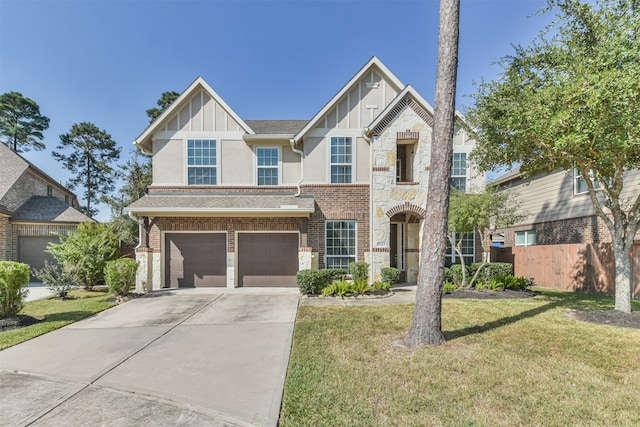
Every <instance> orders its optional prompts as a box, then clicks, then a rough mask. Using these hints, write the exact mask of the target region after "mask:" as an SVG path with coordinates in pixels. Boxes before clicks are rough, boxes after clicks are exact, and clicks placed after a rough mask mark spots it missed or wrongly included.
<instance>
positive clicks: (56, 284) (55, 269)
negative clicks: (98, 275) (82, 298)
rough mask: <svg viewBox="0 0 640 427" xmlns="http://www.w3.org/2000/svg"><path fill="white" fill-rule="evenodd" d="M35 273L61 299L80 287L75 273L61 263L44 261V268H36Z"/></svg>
mask: <svg viewBox="0 0 640 427" xmlns="http://www.w3.org/2000/svg"><path fill="white" fill-rule="evenodd" d="M34 275H35V276H36V277H37V278H38V279H40V280H42V283H44V284H45V286H46V287H47V289H49V290H50V291H51V292H53V294H54V295H55V296H57V297H58V298H60V299H65V298H66V297H67V294H68V293H69V291H71V290H73V289H76V288H77V287H78V281H77V280H76V276H75V274H73V273H72V272H71V271H69V270H68V269H65V268H64V267H61V266H59V265H56V264H49V263H48V262H47V261H45V262H44V268H42V269H40V270H36V271H35V272H34Z"/></svg>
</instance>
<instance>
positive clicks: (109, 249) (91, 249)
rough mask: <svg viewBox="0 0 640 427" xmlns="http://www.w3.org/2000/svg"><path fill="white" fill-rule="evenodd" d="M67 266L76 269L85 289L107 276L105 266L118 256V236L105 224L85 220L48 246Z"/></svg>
mask: <svg viewBox="0 0 640 427" xmlns="http://www.w3.org/2000/svg"><path fill="white" fill-rule="evenodd" d="M47 252H49V253H50V254H51V255H53V257H54V258H55V259H56V261H58V263H60V265H62V267H63V268H64V269H67V270H69V271H70V272H72V273H73V274H74V275H75V277H76V279H77V281H78V283H79V284H81V285H82V286H84V288H85V289H92V288H93V287H94V286H95V285H97V284H98V283H99V282H100V281H102V280H103V279H104V266H105V264H106V263H107V261H110V260H112V259H115V258H116V257H117V255H118V236H117V235H116V233H115V232H114V231H113V230H112V229H111V228H110V227H109V226H107V225H105V224H98V223H95V222H85V223H82V224H80V225H78V228H77V229H76V230H75V231H72V232H70V233H69V234H68V235H66V236H60V243H58V244H55V243H50V244H49V246H48V247H47Z"/></svg>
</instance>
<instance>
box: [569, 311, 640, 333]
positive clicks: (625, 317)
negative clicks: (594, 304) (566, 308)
mask: <svg viewBox="0 0 640 427" xmlns="http://www.w3.org/2000/svg"><path fill="white" fill-rule="evenodd" d="M567 316H569V317H570V318H572V319H575V320H580V321H583V322H589V323H596V324H598V325H611V326H618V327H620V328H631V329H640V311H632V312H631V313H623V312H621V311H616V310H592V311H570V312H567Z"/></svg>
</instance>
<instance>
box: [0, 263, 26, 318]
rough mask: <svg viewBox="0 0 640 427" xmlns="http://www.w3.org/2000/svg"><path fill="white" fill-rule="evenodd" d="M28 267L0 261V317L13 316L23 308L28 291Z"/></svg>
mask: <svg viewBox="0 0 640 427" xmlns="http://www.w3.org/2000/svg"><path fill="white" fill-rule="evenodd" d="M28 283H29V266H28V265H26V264H21V263H19V262H13V261H0V317H7V316H15V315H16V314H18V312H19V311H20V310H22V307H23V306H24V299H25V298H26V297H27V294H28V293H29V290H28V289H26V288H25V286H26V285H27V284H28Z"/></svg>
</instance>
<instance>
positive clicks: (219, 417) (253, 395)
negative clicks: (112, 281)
mask: <svg viewBox="0 0 640 427" xmlns="http://www.w3.org/2000/svg"><path fill="white" fill-rule="evenodd" d="M298 300H299V296H298V290H297V289H269V290H260V289H238V290H231V289H230V290H227V289H210V290H201V289H193V290H189V289H187V290H179V291H161V292H155V293H153V294H150V295H148V296H145V297H141V298H137V299H135V300H132V301H129V302H127V303H125V304H122V305H119V306H117V307H114V308H112V309H110V310H107V311H105V312H102V313H99V314H97V315H95V316H92V317H90V318H88V319H85V320H83V321H80V322H77V323H74V324H72V325H70V326H68V327H65V328H63V329H60V330H57V331H54V332H51V333H49V334H46V335H43V336H41V337H38V338H35V339H33V340H31V341H27V342H25V343H23V344H20V345H17V346H15V347H11V348H9V349H7V350H4V351H2V352H0V375H1V378H0V380H1V381H0V403H1V404H0V419H1V420H2V422H3V423H5V424H6V425H38V426H40V425H44V426H49V425H50V426H54V425H56V426H57V425H211V426H222V425H226V426H234V425H238V426H254V425H257V426H275V425H277V422H278V416H279V412H280V403H281V399H282V391H283V388H284V379H285V374H286V369H287V364H288V360H289V354H290V350H291V342H292V333H293V327H294V322H295V316H296V312H297V306H298Z"/></svg>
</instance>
